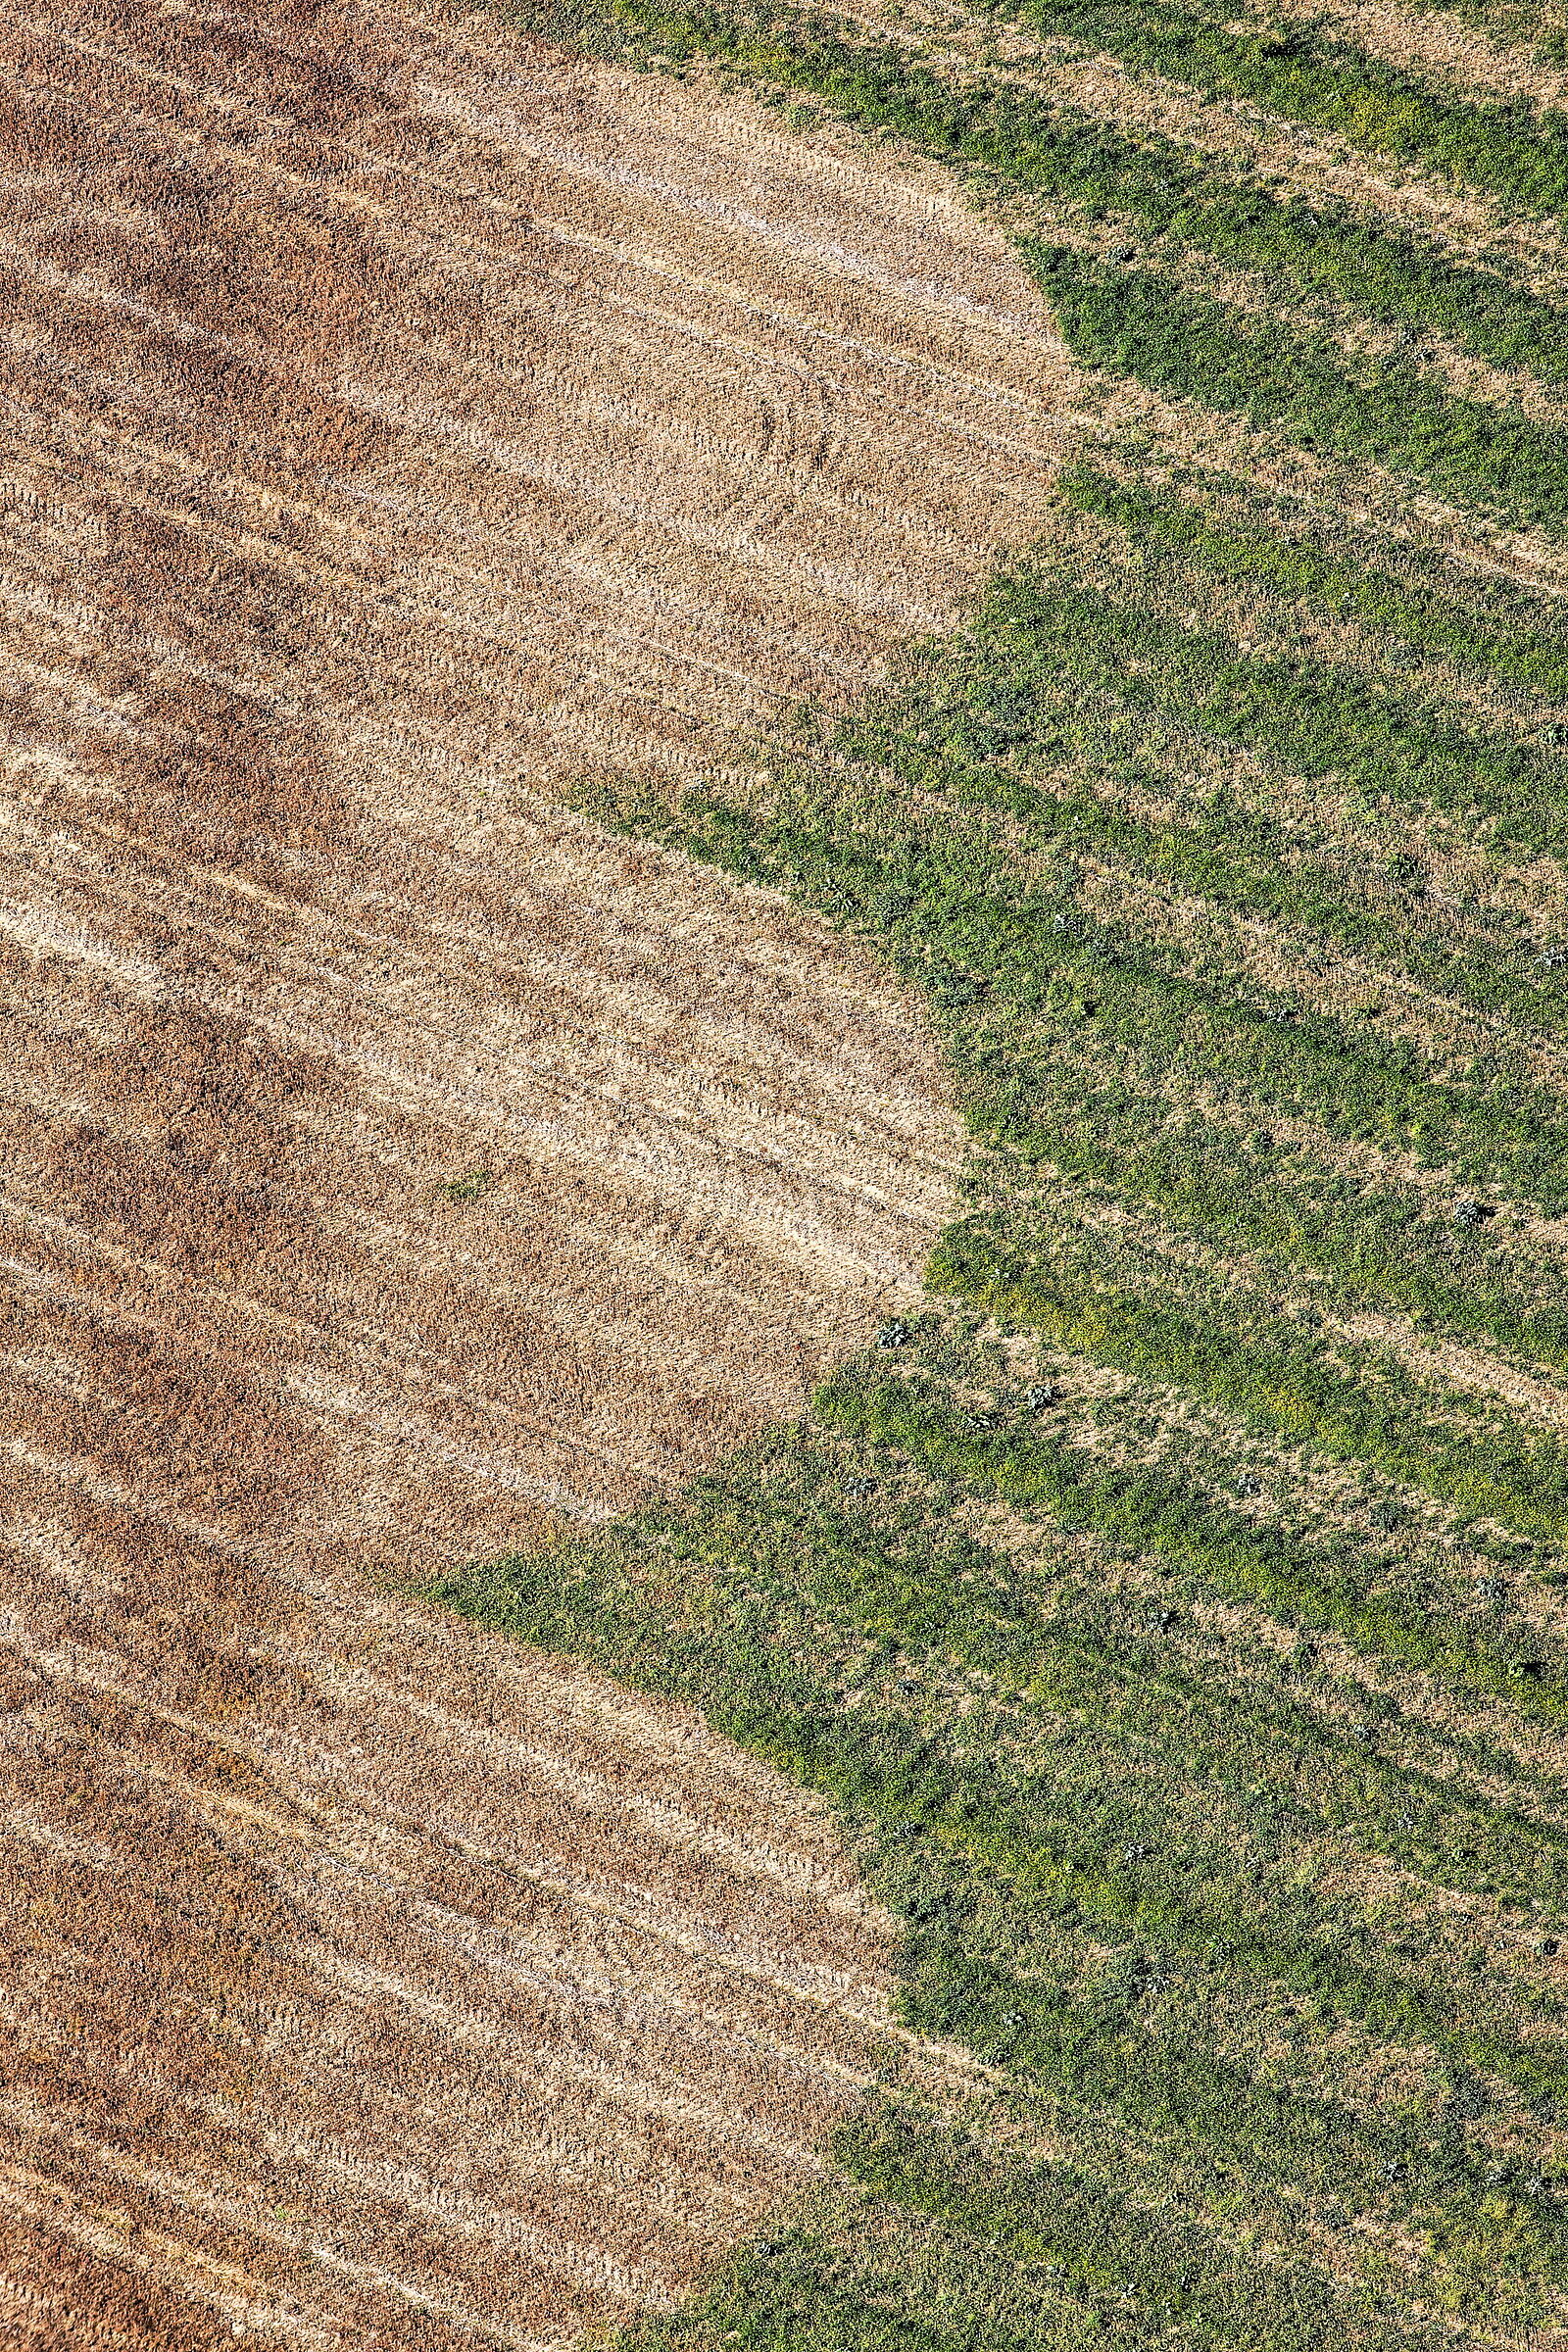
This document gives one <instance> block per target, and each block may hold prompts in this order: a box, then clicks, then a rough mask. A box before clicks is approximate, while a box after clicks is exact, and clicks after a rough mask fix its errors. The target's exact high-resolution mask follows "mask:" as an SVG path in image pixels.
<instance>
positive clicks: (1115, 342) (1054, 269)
mask: <svg viewBox="0 0 1568 2352" xmlns="http://www.w3.org/2000/svg"><path fill="white" fill-rule="evenodd" d="M1019 251H1020V252H1021V253H1022V255H1023V257H1024V259H1025V261H1026V262H1027V263H1028V264H1029V267H1030V269H1031V270H1033V272H1034V274H1035V276H1036V277H1037V278H1038V280H1039V281H1040V284H1041V285H1042V287H1043V288H1044V289H1045V292H1046V294H1047V296H1048V297H1049V299H1050V301H1051V304H1052V306H1053V309H1054V312H1055V314H1056V319H1057V322H1058V324H1059V325H1060V327H1061V331H1062V333H1063V335H1064V336H1065V337H1066V340H1067V343H1068V345H1069V346H1070V348H1071V350H1072V351H1073V353H1074V354H1075V356H1076V357H1077V358H1079V359H1081V360H1084V361H1086V362H1088V363H1089V364H1090V365H1091V366H1094V367H1098V368H1114V369H1116V370H1118V371H1120V372H1121V373H1123V374H1127V375H1133V376H1136V377H1137V379H1138V380H1139V382H1140V383H1144V384H1148V385H1149V386H1151V388H1152V389H1153V390H1155V391H1158V392H1162V393H1165V394H1166V395H1168V396H1170V397H1172V398H1176V399H1184V400H1194V401H1199V402H1201V404H1202V405H1203V406H1204V407H1206V408H1210V409H1217V410H1220V411H1222V412H1226V413H1228V414H1231V415H1235V416H1240V417H1245V418H1246V419H1247V420H1248V422H1249V423H1250V424H1251V425H1253V426H1255V427H1267V428H1270V429H1272V430H1275V431H1278V432H1283V433H1287V434H1289V435H1290V437H1291V438H1292V439H1294V440H1296V441H1298V442H1299V443H1300V444H1301V446H1302V447H1304V448H1308V449H1311V448H1323V449H1326V450H1332V451H1334V452H1336V453H1337V454H1339V455H1341V456H1345V457H1348V458H1352V459H1356V460H1358V461H1360V462H1361V463H1367V462H1370V463H1372V464H1374V465H1381V466H1388V467H1391V468H1393V469H1394V470H1395V471H1397V472H1404V473H1408V474H1412V475H1414V476H1415V477H1416V478H1417V479H1418V480H1421V481H1424V482H1428V483H1430V484H1431V486H1432V487H1433V488H1434V489H1435V490H1438V491H1440V492H1441V493H1442V494H1443V495H1444V496H1445V497H1447V498H1451V499H1456V500H1458V501H1459V502H1460V503H1461V504H1465V503H1468V504H1471V505H1476V506H1479V507H1482V508H1487V509H1491V510H1493V511H1495V512H1498V513H1501V514H1503V515H1508V516H1510V517H1513V518H1514V519H1516V520H1519V521H1523V522H1530V523H1544V524H1547V525H1549V526H1551V527H1560V526H1561V525H1562V524H1563V523H1564V521H1565V520H1568V453H1565V450H1564V446H1563V436H1562V433H1561V431H1560V430H1554V429H1552V427H1550V426H1549V425H1546V424H1537V423H1535V422H1533V421H1532V420H1531V419H1530V418H1528V417H1525V416H1524V415H1523V413H1522V412H1521V411H1519V410H1517V409H1507V408H1494V407H1492V406H1490V405H1488V404H1487V403H1485V402H1482V401H1477V400H1468V399H1465V398H1464V397H1462V396H1461V395H1459V394H1457V393H1448V392H1443V391H1441V390H1439V389H1438V387H1437V386H1435V385H1434V384H1432V383H1431V382H1430V381H1429V380H1428V379H1427V378H1425V377H1424V376H1423V375H1422V374H1421V373H1420V372H1419V371H1418V370H1417V369H1416V368H1411V367H1407V366H1404V365H1401V364H1400V363H1399V362H1397V361H1396V360H1383V361H1376V362H1375V361H1371V360H1364V361H1350V360H1347V359H1346V358H1344V357H1343V355H1342V354H1340V353H1339V352H1338V351H1336V350H1335V349H1334V348H1333V347H1332V346H1331V345H1330V343H1329V342H1328V340H1327V338H1326V337H1324V336H1322V335H1321V334H1318V335H1316V336H1314V335H1312V334H1311V333H1310V332H1304V333H1295V332H1293V331H1292V329H1291V328H1290V326H1288V325H1286V324H1284V323H1282V322H1281V321H1280V320H1277V319H1257V320H1252V321H1249V320H1246V319H1243V317H1242V316H1241V315H1240V314H1239V313H1238V312H1236V311H1234V310H1232V309H1230V308H1229V307H1228V306H1227V305H1226V304H1224V303H1221V302H1217V301H1215V300H1214V299H1213V298H1212V297H1210V296H1208V295H1205V294H1202V293H1201V292H1198V291H1196V290H1189V289H1186V288H1182V287H1178V286H1176V285H1173V284H1172V283H1171V282H1170V280H1169V279H1168V278H1166V277H1164V276H1162V275H1161V274H1160V273H1159V272H1158V271H1157V270H1151V269H1148V268H1142V267H1133V268H1121V267H1118V266H1116V265H1115V264H1112V263H1109V262H1103V261H1100V260H1098V259H1096V258H1094V257H1093V256H1091V255H1088V254H1085V253H1082V252H1079V251H1078V250H1076V249H1075V248H1073V247H1071V246H1067V245H1060V244H1051V243H1048V242H1046V241H1045V240H1044V239H1040V238H1033V237H1025V238H1021V239H1020V240H1019Z"/></svg>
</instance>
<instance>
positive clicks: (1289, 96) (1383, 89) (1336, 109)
mask: <svg viewBox="0 0 1568 2352" xmlns="http://www.w3.org/2000/svg"><path fill="white" fill-rule="evenodd" d="M981 5H982V8H983V9H984V13H986V14H992V15H996V16H999V17H1013V18H1021V19H1022V20H1023V21H1024V22H1025V23H1027V24H1030V25H1033V26H1034V27H1035V28H1036V29H1037V30H1038V31H1040V32H1045V33H1056V34H1065V35H1066V36H1068V37H1069V38H1071V39H1073V40H1077V41H1081V42H1085V43H1088V44H1092V45H1093V46H1094V47H1096V48H1099V49H1103V50H1105V51H1106V52H1107V53H1108V54H1109V55H1110V56H1112V57H1117V58H1120V59H1121V60H1122V62H1123V63H1124V64H1126V65H1129V66H1132V67H1134V68H1135V69H1137V70H1140V71H1142V72H1145V73H1149V72H1153V73H1161V74H1164V75H1166V76H1167V77H1168V78H1170V79H1171V80H1173V81H1181V82H1186V83H1188V84H1189V85H1190V86H1191V87H1192V88H1194V89H1196V90H1200V91H1210V90H1212V91H1217V92H1222V93H1223V94H1224V95H1225V96H1227V97H1230V98H1242V99H1248V100H1250V101H1251V102H1252V104H1254V105H1256V106H1261V107H1264V108H1266V109H1267V110H1268V112H1269V113H1270V114H1275V115H1283V116H1284V117H1285V118H1286V119H1287V120H1288V121H1290V122H1294V123H1310V124H1311V125H1312V126H1313V127H1314V128H1316V129H1320V130H1328V131H1334V132H1336V133H1338V135H1339V136H1340V137H1341V138H1343V139H1345V140H1346V141H1347V142H1348V144H1349V145H1350V146H1351V147H1354V148H1358V149H1359V150H1360V151H1361V152H1362V153H1363V154H1367V155H1377V156H1392V157H1397V158H1401V159H1406V160H1408V161H1411V162H1417V161H1419V162H1421V163H1424V164H1428V165H1431V166H1433V167H1435V168H1436V169H1437V170H1438V171H1439V172H1442V173H1443V174H1445V175H1446V176H1447V177H1448V178H1451V179H1455V180H1459V181H1464V182H1468V184H1469V185H1470V186H1472V187H1475V188H1484V189H1487V190H1489V191H1490V192H1491V193H1493V194H1495V195H1496V196H1500V197H1502V198H1503V199H1504V200H1505V201H1506V202H1508V203H1510V204H1513V205H1515V206H1517V207H1519V208H1520V209H1521V210H1523V211H1525V212H1527V213H1548V214H1560V213H1562V212H1563V211H1564V210H1568V123H1565V122H1564V120H1563V118H1562V117H1561V116H1558V115H1546V116H1541V115H1538V114H1537V113H1536V112H1535V111H1534V110H1533V109H1532V108H1530V107H1528V106H1526V105H1522V104H1519V105H1508V104H1495V105H1494V104H1484V103H1478V102H1474V101H1468V102H1467V101H1466V100H1463V99H1458V98H1450V97H1446V96H1445V95H1443V94H1441V93H1440V92H1438V91H1436V90H1434V89H1433V88H1432V87H1431V85H1430V84H1429V83H1426V82H1423V81H1421V80H1420V79H1419V78H1418V77H1417V76H1416V75H1415V74H1413V73H1403V72H1401V71H1400V70H1399V69H1398V68H1397V67H1396V66H1393V65H1390V64H1388V63H1386V62H1385V61H1383V60H1382V59H1379V58H1374V57H1371V56H1369V55H1368V54H1367V52H1366V51H1365V50H1361V49H1356V48H1354V47H1353V46H1351V44H1350V43H1348V41H1343V40H1336V39H1335V38H1333V37H1332V35H1329V34H1325V33H1323V32H1321V31H1319V30H1318V29H1316V28H1314V27H1312V26H1309V25H1259V26H1258V27H1257V29H1256V30H1255V31H1254V30H1252V29H1251V28H1250V27H1249V28H1247V29H1243V28H1242V27H1240V26H1238V25H1234V23H1232V22H1229V21H1227V18H1226V16H1225V15H1224V13H1223V12H1221V11H1220V10H1218V9H1216V10H1213V11H1212V12H1210V11H1208V10H1203V9H1200V8H1196V7H1193V6H1191V5H1184V4H1183V0H1023V4H1022V5H1021V6H1018V5H1013V4H1012V0H989V4H988V0H981Z"/></svg>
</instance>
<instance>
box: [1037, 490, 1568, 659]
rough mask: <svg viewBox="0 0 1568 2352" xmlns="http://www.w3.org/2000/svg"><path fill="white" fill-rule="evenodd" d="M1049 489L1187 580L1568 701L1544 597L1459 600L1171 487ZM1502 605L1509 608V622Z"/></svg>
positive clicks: (1493, 591)
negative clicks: (1269, 600)
mask: <svg viewBox="0 0 1568 2352" xmlns="http://www.w3.org/2000/svg"><path fill="white" fill-rule="evenodd" d="M1057 490H1058V494H1059V496H1060V497H1061V498H1062V500H1063V501H1064V503H1065V504H1066V505H1068V506H1069V507H1072V508H1074V509H1076V510H1077V511H1078V512H1079V513H1080V514H1085V515H1099V516H1101V517H1102V518H1103V519H1104V520H1105V521H1107V522H1113V523H1115V524H1117V525H1118V526H1119V527H1120V528H1121V529H1122V530H1124V531H1125V532H1126V533H1127V535H1128V537H1129V539H1130V540H1131V541H1132V542H1133V543H1134V544H1135V545H1136V546H1138V547H1140V548H1144V549H1148V550H1152V551H1157V552H1158V553H1159V554H1161V555H1169V556H1171V557H1172V558H1174V559H1175V560H1177V561H1178V562H1179V563H1180V564H1181V565H1182V566H1183V568H1184V570H1186V571H1188V572H1190V573H1198V574H1205V573H1206V574H1208V575H1209V576H1211V577H1213V578H1215V579H1220V580H1225V581H1228V582H1234V583H1236V584H1237V585H1240V586H1244V587H1249V588H1253V589H1257V590H1261V591H1262V592H1263V594H1264V595H1274V596H1279V597H1284V598H1289V599H1290V600H1292V602H1295V601H1297V600H1299V601H1301V602H1304V603H1306V604H1309V605H1311V606H1315V607H1316V608H1317V609H1318V611H1320V612H1322V613H1326V614H1329V615H1331V616H1333V617H1334V618H1336V619H1340V618H1344V619H1348V620H1352V621H1355V622H1357V623H1358V624H1360V625H1362V626H1364V627H1366V628H1369V629H1373V630H1376V631H1379V632H1381V633H1385V634H1387V635H1390V636H1393V637H1397V638H1398V639H1399V640H1400V641H1401V642H1402V643H1404V644H1406V645H1409V646H1413V647H1417V648H1419V649H1420V650H1421V651H1422V652H1424V653H1429V654H1435V655H1437V656H1439V657H1441V658H1443V659H1445V660H1447V661H1451V662H1458V663H1459V664H1460V665H1461V666H1462V667H1464V668H1466V669H1469V670H1479V671H1481V672H1483V673H1484V674H1486V675H1488V676H1491V677H1495V678H1500V679H1505V680H1507V681H1509V682H1511V683H1517V684H1519V685H1522V686H1526V687H1529V688H1531V689H1532V690H1533V691H1534V692H1536V693H1538V694H1540V695H1543V696H1544V698H1545V699H1546V700H1547V701H1548V702H1553V703H1562V702H1568V625H1565V624H1564V622H1563V620H1562V617H1561V615H1560V613H1554V612H1553V611H1552V610H1551V608H1550V607H1549V606H1548V605H1544V602H1543V600H1539V599H1530V598H1527V597H1526V596H1525V595H1524V594H1523V593H1522V592H1518V591H1515V592H1514V593H1513V595H1512V596H1510V594H1509V587H1508V584H1507V583H1505V582H1501V581H1496V580H1490V579H1489V580H1487V581H1486V582H1485V583H1484V589H1485V597H1484V601H1481V602H1477V601H1475V599H1474V597H1472V599H1471V600H1470V601H1463V600H1462V599H1461V596H1460V594H1459V593H1458V590H1459V583H1458V582H1457V581H1456V580H1455V579H1454V578H1453V577H1452V576H1451V575H1450V576H1449V578H1448V579H1447V580H1446V582H1444V583H1443V585H1442V588H1441V589H1440V588H1439V587H1438V586H1437V585H1436V584H1434V585H1425V584H1421V583H1417V582H1414V581H1409V580H1401V579H1398V578H1397V577H1395V576H1394V575H1393V574H1391V573H1389V572H1387V571H1382V570H1379V569H1377V568H1375V567H1371V566H1367V565H1365V564H1357V563H1352V562H1349V561H1347V560H1346V559H1345V558H1343V557H1336V556H1334V555H1332V554H1330V553H1329V552H1327V551H1326V550H1323V549H1320V548H1317V547H1314V546H1313V545H1312V544H1311V542H1310V541H1309V540H1308V539H1306V538H1304V537H1303V536H1302V535H1301V534H1300V533H1299V532H1287V531H1284V530H1281V529H1279V528H1278V527H1275V528H1269V527H1266V526H1258V527H1250V525H1249V523H1248V522H1247V521H1246V520H1245V519H1237V520H1232V519H1230V518H1229V517H1224V518H1222V517H1220V516H1217V515H1214V514H1212V513H1211V512H1209V511H1207V510H1206V509H1205V507H1204V506H1203V505H1201V503H1199V501H1198V500H1197V499H1196V498H1193V497H1188V496H1183V495H1182V494H1181V493H1180V492H1179V491H1177V490H1175V489H1172V488H1169V487H1166V486H1163V485H1160V486H1153V485H1151V484H1149V483H1146V482H1136V481H1134V482H1126V481H1119V480H1117V479H1115V478H1114V477H1113V476H1112V475H1110V474H1107V473H1105V472H1103V470H1102V469H1101V468H1100V467H1098V466H1093V465H1088V464H1084V465H1079V466H1073V467H1071V468H1069V470H1068V471H1067V472H1066V473H1065V474H1064V475H1063V476H1062V478H1061V480H1060V481H1059V483H1058V484H1057ZM1482 587H1483V583H1482V582H1480V581H1477V582H1475V583H1474V588H1475V590H1476V591H1480V590H1481V589H1482ZM1510 604H1512V605H1514V606H1515V607H1516V608H1517V609H1518V610H1519V612H1520V618H1519V619H1518V620H1517V621H1515V622H1512V623H1510V622H1509V620H1508V619H1507V617H1506V613H1507V608H1508V606H1509V605H1510ZM1499 608H1501V610H1500V611H1499ZM1548 624H1550V625H1548Z"/></svg>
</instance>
